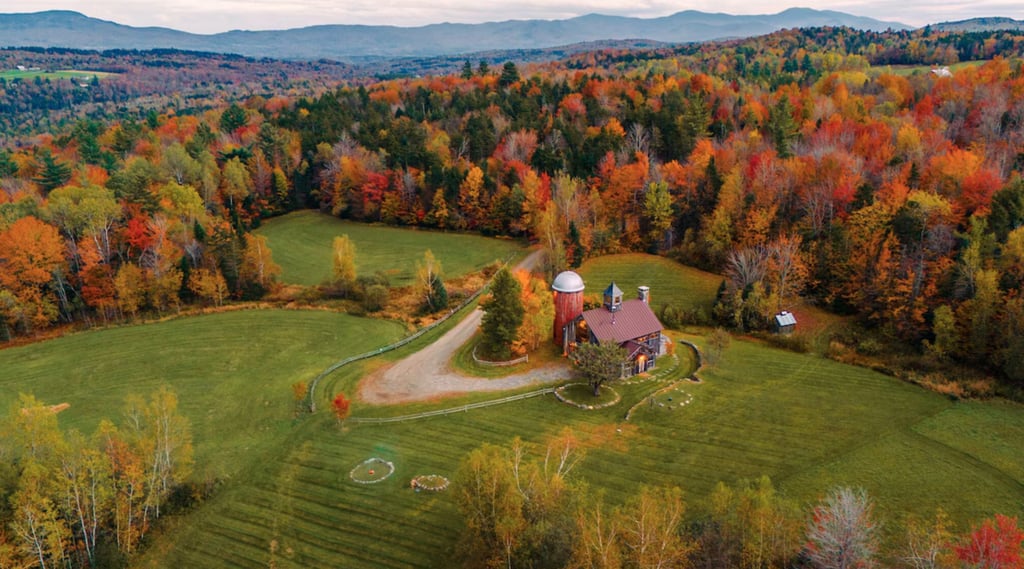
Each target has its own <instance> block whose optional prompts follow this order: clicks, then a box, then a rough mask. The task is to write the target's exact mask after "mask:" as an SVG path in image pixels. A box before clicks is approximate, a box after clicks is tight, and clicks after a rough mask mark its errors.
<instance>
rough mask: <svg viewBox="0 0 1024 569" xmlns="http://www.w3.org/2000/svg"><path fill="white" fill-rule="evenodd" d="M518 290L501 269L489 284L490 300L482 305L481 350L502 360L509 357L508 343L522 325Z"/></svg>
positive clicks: (507, 273) (510, 349)
mask: <svg viewBox="0 0 1024 569" xmlns="http://www.w3.org/2000/svg"><path fill="white" fill-rule="evenodd" d="M521 292H522V290H521V288H520V286H519V281H517V280H516V279H515V278H514V277H513V276H512V273H510V272H509V270H508V268H506V267H502V268H501V270H500V271H498V273H497V274H496V275H494V282H492V283H491V297H490V298H489V299H488V300H487V301H486V302H484V303H483V304H482V307H483V309H484V319H483V322H482V323H481V324H480V329H481V330H482V331H483V333H484V338H483V347H484V351H485V352H486V353H487V354H488V355H490V356H492V357H495V358H498V359H501V360H506V359H508V358H509V357H510V356H511V355H512V342H514V341H515V339H516V333H517V332H518V331H519V326H520V325H522V323H523V315H524V310H523V301H522V298H521V296H520V294H521Z"/></svg>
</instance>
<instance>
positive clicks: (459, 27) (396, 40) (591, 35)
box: [0, 8, 907, 61]
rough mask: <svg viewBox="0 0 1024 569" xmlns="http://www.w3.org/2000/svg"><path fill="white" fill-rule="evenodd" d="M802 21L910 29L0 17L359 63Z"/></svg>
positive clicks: (72, 34)
mask: <svg viewBox="0 0 1024 569" xmlns="http://www.w3.org/2000/svg"><path fill="white" fill-rule="evenodd" d="M809 26H848V27H852V28H858V29H867V30H885V29H889V28H892V29H906V28H907V26H905V25H903V24H899V23H894V22H883V21H880V20H874V19H871V18H863V17H858V16H853V15H850V14H845V13H842V12H834V11H823V10H812V9H808V8H792V9H789V10H786V11H784V12H780V13H778V14H765V15H745V16H734V15H729V14H721V13H717V14H710V13H705V12H697V11H693V10H688V11H684V12H679V13H676V14H673V15H671V16H665V17H662V18H628V17H619V16H606V15H600V14H589V15H586V16H580V17H577V18H571V19H567V20H508V21H503V22H488V23H483V24H453V23H441V24H430V25H426V26H420V27H398V26H363V25H322V26H310V27H305V28H297V29H289V30H268V31H243V30H233V31H229V32H223V33H218V34H209V35H203V34H192V33H188V32H182V31H178V30H173V29H169V28H158V27H145V28H143V27H132V26H125V25H122V24H118V23H115V22H110V21H105V20H99V19H95V18H90V17H88V16H85V15H83V14H80V13H78V12H72V11H46V12H36V13H8V14H0V38H2V39H0V43H2V44H3V45H4V46H9V47H27V46H34V47H66V48H74V49H94V50H107V49H160V48H173V49H184V50H194V51H208V52H218V53H238V54H241V55H247V56H251V57H274V58H279V59H318V58H331V59H338V60H342V61H358V60H364V59H374V58H392V57H423V56H437V55H452V54H460V53H475V52H480V51H487V50H496V49H524V48H545V47H555V46H564V45H569V44H574V43H582V42H592V41H600V40H624V39H645V40H654V41H660V42H668V43H685V42H695V41H707V40H712V39H722V38H736V37H749V36H755V35H762V34H767V33H770V32H773V31H776V30H780V29H785V28H797V27H809Z"/></svg>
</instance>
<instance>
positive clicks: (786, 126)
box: [767, 97, 799, 158]
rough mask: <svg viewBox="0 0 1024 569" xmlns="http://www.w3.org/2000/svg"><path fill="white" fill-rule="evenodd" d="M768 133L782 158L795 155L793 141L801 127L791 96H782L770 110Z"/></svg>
mask: <svg viewBox="0 0 1024 569" xmlns="http://www.w3.org/2000/svg"><path fill="white" fill-rule="evenodd" d="M767 127H768V133H769V134H771V137H772V141H774V142H775V151H776V152H778V153H779V157H780V158H789V157H790V156H792V155H793V143H794V142H795V141H796V137H797V134H798V133H799V128H798V126H797V124H796V119H794V118H793V104H792V103H791V102H790V101H789V97H782V98H781V99H779V102H778V103H776V104H775V106H773V107H772V108H771V110H770V111H769V112H768V124H767Z"/></svg>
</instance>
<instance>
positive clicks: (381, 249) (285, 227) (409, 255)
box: [257, 210, 524, 286]
mask: <svg viewBox="0 0 1024 569" xmlns="http://www.w3.org/2000/svg"><path fill="white" fill-rule="evenodd" d="M257 233H259V234H261V235H264V236H266V238H267V242H268V243H269V245H270V249H271V251H273V254H274V261H276V262H277V263H278V264H279V265H281V269H282V272H283V274H282V280H284V282H286V283H290V284H300V285H306V286H312V285H317V284H320V283H322V282H324V280H326V279H327V278H328V277H330V275H331V271H332V269H333V264H332V254H333V249H332V244H333V242H334V238H335V237H339V236H341V235H348V236H349V238H350V239H351V240H352V242H353V243H355V246H356V271H357V272H358V274H360V275H372V274H374V273H375V272H376V271H382V272H383V273H385V274H387V275H388V278H389V279H390V281H391V284H392V285H394V286H405V285H408V284H411V283H412V282H413V279H415V277H416V263H418V262H421V261H422V260H423V253H424V252H425V251H426V250H427V249H430V250H431V251H432V252H433V253H434V257H435V258H436V259H437V260H438V261H440V262H441V267H442V268H443V270H444V274H445V277H457V276H461V275H464V274H466V273H470V272H473V271H477V270H480V269H482V268H483V267H485V266H487V265H488V264H490V263H492V262H493V261H495V260H502V261H504V260H505V259H507V258H508V257H509V256H510V255H516V254H518V253H520V252H521V251H523V250H524V249H523V247H522V244H520V243H519V242H517V241H512V240H508V239H492V238H488V237H482V236H479V235H470V234H462V233H443V232H439V231H425V230H416V229H402V228H396V227H387V226H381V225H369V224H365V223H356V222H352V221H345V220H341V219H338V218H336V217H333V216H330V215H326V214H322V213H319V212H316V211H311V210H306V211H297V212H293V213H289V214H288V215H284V216H281V217H278V218H274V219H271V220H269V221H267V222H266V223H265V224H264V225H263V226H262V227H260V228H259V230H258V231H257Z"/></svg>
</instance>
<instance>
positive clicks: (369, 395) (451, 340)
mask: <svg viewBox="0 0 1024 569" xmlns="http://www.w3.org/2000/svg"><path fill="white" fill-rule="evenodd" d="M542 255H543V251H534V252H533V253H530V254H529V255H528V256H527V257H526V258H525V259H523V260H522V262H520V263H519V264H518V265H516V269H527V270H533V268H534V267H536V266H537V265H538V264H540V260H541V258H542ZM483 315H484V313H483V311H482V310H480V309H479V308H477V309H476V310H474V311H473V312H471V313H470V314H469V315H468V316H466V317H465V318H464V319H463V320H462V321H461V322H459V323H458V324H456V325H455V327H454V328H452V329H451V330H449V331H448V332H447V333H446V334H445V335H444V336H441V337H440V338H438V339H437V341H435V342H434V343H433V344H430V345H429V346H427V347H426V348H423V349H422V350H420V351H418V352H416V353H415V354H412V355H410V356H409V357H407V358H405V359H403V360H400V361H398V362H396V363H395V364H394V365H391V366H389V367H387V368H384V369H382V370H379V371H377V372H374V373H373V374H371V375H369V376H367V377H365V378H363V380H362V381H360V383H359V390H358V396H359V398H360V399H362V400H363V401H365V402H367V403H371V404H375V405H382V404H390V403H411V402H414V401H426V400H431V399H438V398H442V397H449V396H452V395H460V394H465V393H472V392H478V391H504V390H508V389H516V388H519V387H524V386H528V385H537V384H544V383H551V382H554V381H557V380H560V379H565V378H566V377H568V374H569V366H568V365H550V366H545V367H542V368H538V369H534V370H530V371H528V372H523V373H517V374H513V375H509V376H506V377H502V378H498V379H483V378H478V377H470V376H466V375H462V374H460V373H456V372H455V371H454V370H452V369H451V366H449V365H448V362H450V361H451V359H452V356H453V355H454V354H455V352H456V350H458V349H459V348H460V347H461V346H462V345H463V344H465V343H466V342H468V341H469V339H470V338H472V337H473V334H475V333H476V331H477V329H478V328H479V327H480V322H481V321H482V320H483Z"/></svg>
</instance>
